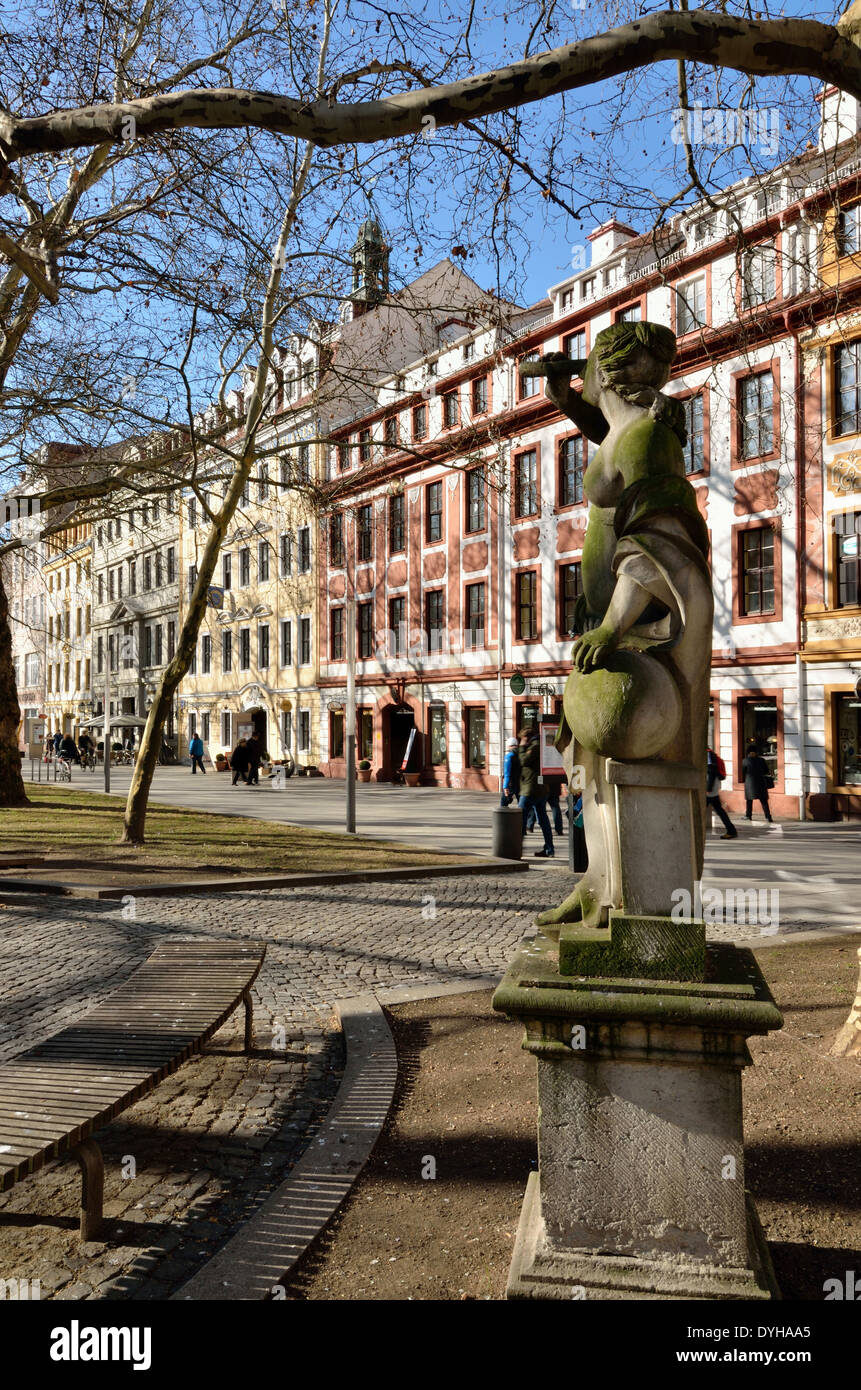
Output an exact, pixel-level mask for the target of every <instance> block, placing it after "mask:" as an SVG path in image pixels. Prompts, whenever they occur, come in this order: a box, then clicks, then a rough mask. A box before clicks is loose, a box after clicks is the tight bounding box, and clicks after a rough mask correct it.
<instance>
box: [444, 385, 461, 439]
mask: <svg viewBox="0 0 861 1390" xmlns="http://www.w3.org/2000/svg"><path fill="white" fill-rule="evenodd" d="M459 420H460V411H459V409H458V401H457V392H456V391H446V392H445V393H444V394H443V398H442V423H443V427H444V428H445V429H447V430H453V429H454V428H455V426H456V425H457V424H458V423H459Z"/></svg>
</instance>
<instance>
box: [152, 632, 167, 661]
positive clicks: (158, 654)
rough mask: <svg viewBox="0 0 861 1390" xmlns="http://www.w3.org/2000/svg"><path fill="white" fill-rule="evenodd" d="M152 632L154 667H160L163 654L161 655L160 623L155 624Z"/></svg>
mask: <svg viewBox="0 0 861 1390" xmlns="http://www.w3.org/2000/svg"><path fill="white" fill-rule="evenodd" d="M153 632H154V633H155V665H156V666H161V664H162V661H163V659H164V653H163V651H162V626H161V623H156V625H155V627H154V628H153Z"/></svg>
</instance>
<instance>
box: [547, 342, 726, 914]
mask: <svg viewBox="0 0 861 1390" xmlns="http://www.w3.org/2000/svg"><path fill="white" fill-rule="evenodd" d="M675 353H676V340H675V336H674V334H673V333H671V332H670V330H669V329H668V328H664V327H662V326H660V325H658V324H652V323H616V324H613V325H612V326H611V327H609V328H605V329H604V330H603V331H602V332H600V333H599V334H598V335H597V337H596V339H595V345H594V347H593V349H592V352H591V353H590V355H589V359H588V363H587V366H586V371H585V376H584V380H583V388H582V392H580V391H577V390H576V389H575V388H573V387H572V386H571V384H570V378H571V370H572V364H571V362H570V361H569V360H568V359H566V358H564V357H563V356H562V354H560V353H549V354H548V355H547V356H545V357H544V358H543V359H542V361H541V366H542V369H543V373H544V375H545V376H546V378H547V388H546V389H547V394H548V396H549V397H550V399H551V400H553V401H554V402H555V404H556V405H557V406H558V407H559V409H560V410H561V411H562V412H563V414H565V415H567V416H569V418H570V419H571V420H573V421H574V423H575V425H577V426H578V427H579V429H580V430H581V432H582V433H583V434H584V435H585V436H586V437H587V438H588V439H590V440H591V441H592V442H593V443H595V444H597V445H599V446H600V447H599V448H598V449H597V451H596V452H595V455H594V457H593V458H592V460H591V462H590V463H589V465H588V467H587V469H586V472H585V474H584V478H583V491H584V493H585V496H586V498H587V499H588V501H589V503H590V507H589V522H588V526H587V530H586V537H585V541H584V545H583V560H582V579H583V598H582V599H581V600H580V601H579V603H580V611H579V614H578V617H579V621H578V624H577V628H578V630H579V632H580V633H581V635H580V636H579V637H578V638H577V640H576V642H575V643H574V647H573V649H572V666H573V669H572V671H571V674H570V675H569V677H568V681H567V684H566V688H565V695H564V699H563V718H562V722H561V725H560V729H559V736H558V739H557V742H558V744H559V746H560V747H561V748H562V750H563V756H564V759H565V764H566V768H567V770H568V776H569V782H570V783H573V784H574V785H576V784H577V773H576V772H575V769H579V777H580V781H581V783H582V786H583V822H584V827H585V832H586V843H587V849H588V855H589V866H588V869H587V871H586V873H585V875H584V876H583V878H582V879H581V881H580V883H579V884H578V885H577V888H576V889H575V891H574V892H573V893H572V894H571V895H570V897H568V898H566V900H565V901H564V902H563V903H562V904H561V905H560V906H559V907H557V908H554V909H553V910H551V911H549V912H545V913H543V914H542V915H541V916H540V917H539V918H538V923H539V925H551V924H556V923H562V922H576V921H582V922H583V924H584V925H586V926H592V927H599V926H606V925H607V922H608V914H609V912H610V909H611V908H621V907H622V906H623V904H622V891H621V882H622V855H623V854H624V853H625V852H626V847H625V845H624V844H622V843H621V842H620V827H619V814H618V801H617V796H616V792H617V786H616V785H614V784H613V783H611V781H610V779H609V774H610V772H611V771H612V767H611V764H610V762H609V761H608V760H615V766H616V767H618V764H619V762H622V763H637V762H640V763H647V762H648V763H651V764H652V765H653V764H654V763H655V762H659V763H663V764H669V765H676V769H677V774H678V785H679V786H687V787H693V786H695V785H699V787H700V792H699V793H696V792H692V793H691V794H690V796H689V802H690V804H691V805H692V806H693V811H692V813H691V814H692V816H693V821H694V824H693V825H692V826H689V827H687V828H686V827H684V826H680V827H679V830H678V833H680V834H685V833H689V834H691V835H692V836H693V846H694V851H693V854H694V859H695V861H696V864H697V877H699V876H700V874H701V871H702V853H703V838H704V828H705V762H706V736H707V722H708V692H709V670H710V664H711V648H712V613H713V603H712V591H711V578H710V574H709V567H708V558H707V557H708V530H707V528H706V525H705V522H704V520H703V518H702V516H701V515H700V512H699V510H698V508H697V502H696V495H695V492H694V489H693V488H692V487H691V484H690V483H689V482H688V480H687V478H686V477H685V465H684V455H683V452H682V449H683V445H684V443H685V442H686V438H687V435H686V430H685V422H684V411H683V408H682V406H681V404H680V403H679V402H678V401H676V400H674V399H673V398H672V397H669V396H665V395H663V394H662V391H661V388H662V387H663V386H665V385H666V383H667V381H668V379H669V375H670V365H671V363H672V360H673V358H674V356H675ZM659 772H660V774H661V777H662V778H664V779H665V780H664V781H663V782H662V783H661V785H671V784H672V783H673V777H674V775H676V774H675V773H674V772H672V771H671V770H670V768H666V769H664V768H661V769H659ZM645 773H646V769H644V775H645ZM696 773H698V774H699V783H698V784H697V783H696V782H695V774H696ZM617 780H618V779H617ZM689 819H690V817H689ZM637 829H638V838H639V836H640V835H641V836H642V842H641V844H640V847H639V853H640V854H642V853H643V847H645V848H646V849H647V851H649V852H651V853H652V854H653V855H654V858H655V859H656V860H658V861H659V860H660V856H661V845H660V843H659V842H658V841H657V839H656V840H654V841H653V840H652V839H651V836H652V831H653V829H654V827H651V826H650V825H649V824H641V825H638V828H637ZM626 833H627V832H626ZM665 833H666V832H665ZM673 833H676V832H675V831H674V832H673ZM675 886H676V885H669V889H672V888H673V887H675ZM668 891H669V890H668Z"/></svg>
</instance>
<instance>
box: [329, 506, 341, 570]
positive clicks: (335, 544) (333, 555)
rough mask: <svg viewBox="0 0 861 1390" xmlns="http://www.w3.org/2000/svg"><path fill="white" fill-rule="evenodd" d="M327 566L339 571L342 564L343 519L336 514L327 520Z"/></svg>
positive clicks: (339, 514)
mask: <svg viewBox="0 0 861 1390" xmlns="http://www.w3.org/2000/svg"><path fill="white" fill-rule="evenodd" d="M329 564H330V565H332V566H333V567H334V568H335V569H341V568H342V567H343V564H344V517H343V513H341V512H336V513H335V515H334V516H332V517H330V519H329Z"/></svg>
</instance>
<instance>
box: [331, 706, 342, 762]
mask: <svg viewBox="0 0 861 1390" xmlns="http://www.w3.org/2000/svg"><path fill="white" fill-rule="evenodd" d="M343 756H344V711H343V710H342V709H333V710H330V711H329V757H330V758H343Z"/></svg>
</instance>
